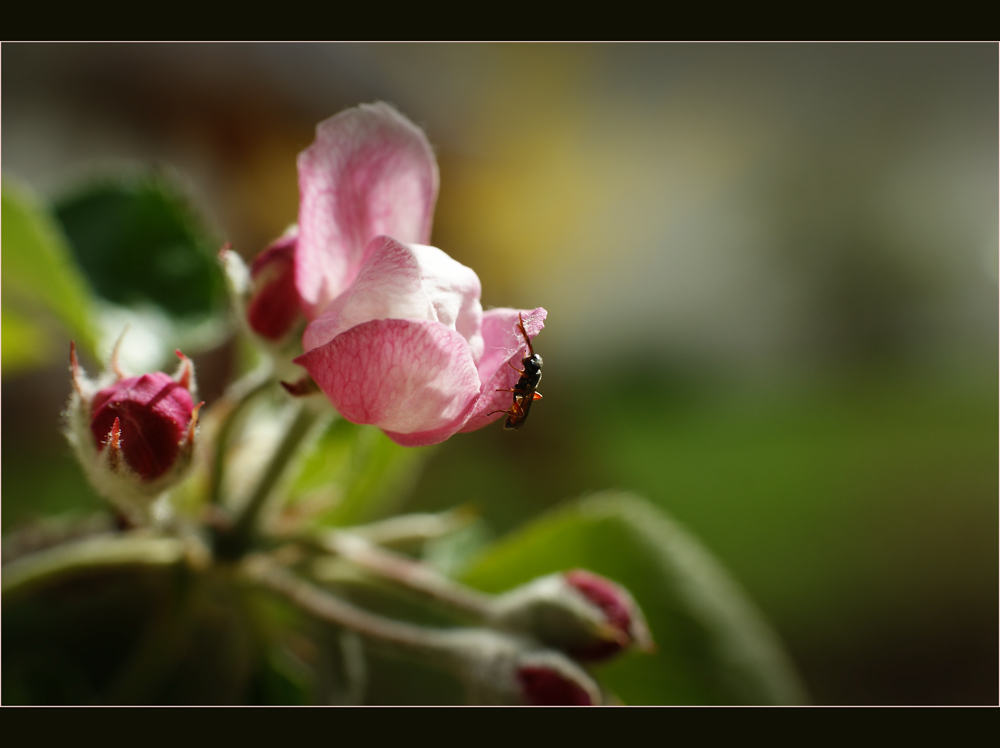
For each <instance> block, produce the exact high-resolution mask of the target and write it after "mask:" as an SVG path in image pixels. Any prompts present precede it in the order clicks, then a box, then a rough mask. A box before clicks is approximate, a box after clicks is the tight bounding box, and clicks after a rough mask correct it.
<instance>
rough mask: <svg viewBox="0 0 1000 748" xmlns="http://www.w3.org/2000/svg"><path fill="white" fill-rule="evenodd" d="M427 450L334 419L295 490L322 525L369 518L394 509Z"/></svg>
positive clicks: (368, 519) (308, 457) (349, 523)
mask: <svg viewBox="0 0 1000 748" xmlns="http://www.w3.org/2000/svg"><path fill="white" fill-rule="evenodd" d="M432 451H433V450H431V449H429V448H417V449H414V448H412V447H401V446H399V445H398V444H396V443H395V442H394V441H392V440H391V439H390V438H389V437H387V436H386V435H385V434H383V433H382V432H381V431H380V430H379V429H377V428H374V427H373V426H359V425H357V424H354V423H351V422H349V421H345V420H344V419H342V418H338V419H336V420H334V421H333V422H332V423H331V424H330V425H329V426H328V427H327V429H326V431H324V432H323V435H322V436H321V437H320V438H319V440H318V441H317V442H316V443H315V445H314V446H313V448H312V450H311V451H310V453H309V455H308V456H307V457H306V459H305V460H304V462H303V466H302V469H301V470H300V472H299V476H298V478H297V479H296V482H295V485H294V486H293V490H292V493H293V495H294V496H296V502H297V503H299V505H300V506H303V507H304V506H306V505H308V504H309V503H312V504H313V506H315V507H316V508H317V510H316V512H315V514H316V516H318V517H319V518H320V521H321V522H322V523H323V524H328V525H336V526H344V525H352V524H360V523H363V522H371V521H373V520H377V519H380V518H382V517H385V516H387V515H389V514H391V513H392V511H393V510H395V509H396V508H398V507H399V506H400V505H401V504H402V503H403V502H404V501H405V499H406V495H407V492H408V491H409V489H410V488H411V487H412V486H413V484H414V483H415V482H416V480H417V478H418V477H419V474H420V469H421V467H422V466H423V463H424V461H425V459H426V458H427V457H428V456H429V455H430V454H431V452H432Z"/></svg>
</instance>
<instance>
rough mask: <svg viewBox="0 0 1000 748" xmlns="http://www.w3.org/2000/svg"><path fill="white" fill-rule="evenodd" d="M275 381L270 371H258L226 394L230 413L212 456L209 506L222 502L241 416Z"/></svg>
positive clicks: (236, 384) (216, 440) (217, 437)
mask: <svg viewBox="0 0 1000 748" xmlns="http://www.w3.org/2000/svg"><path fill="white" fill-rule="evenodd" d="M274 381H275V380H274V379H273V378H272V377H271V372H270V370H269V369H267V368H262V369H256V370H255V371H252V372H250V373H249V374H247V375H246V376H245V377H243V379H241V380H240V381H238V382H236V383H235V384H233V386H232V387H230V388H229V391H228V392H227V393H226V395H225V400H226V401H228V402H227V403H226V404H228V406H229V412H228V413H226V414H225V416H224V420H223V422H222V426H221V427H220V428H219V433H218V434H217V435H216V437H215V451H214V453H213V455H212V464H211V468H210V470H211V474H210V478H209V488H208V503H209V504H220V503H221V502H222V479H223V476H224V474H225V465H226V449H227V447H228V445H229V438H230V436H231V435H232V432H233V429H234V428H235V426H236V423H237V422H238V420H239V415H240V414H241V413H242V412H243V411H244V410H245V409H246V406H247V405H249V404H250V402H251V401H253V400H254V398H256V397H257V395H259V394H260V393H262V392H264V391H265V390H266V389H267V388H268V387H270V386H272V385H273V384H274ZM221 404H222V403H220V405H221Z"/></svg>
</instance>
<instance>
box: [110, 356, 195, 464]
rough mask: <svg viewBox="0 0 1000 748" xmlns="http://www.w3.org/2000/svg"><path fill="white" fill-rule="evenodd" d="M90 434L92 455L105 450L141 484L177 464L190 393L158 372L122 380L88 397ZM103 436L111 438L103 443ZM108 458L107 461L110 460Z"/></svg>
mask: <svg viewBox="0 0 1000 748" xmlns="http://www.w3.org/2000/svg"><path fill="white" fill-rule="evenodd" d="M90 414H91V420H90V429H91V433H92V434H93V436H94V440H95V442H96V444H97V448H98V451H104V449H105V448H106V447H108V446H112V447H113V449H115V450H117V451H119V452H120V454H121V457H122V459H124V461H125V464H127V465H128V466H129V467H130V468H131V469H132V470H134V471H135V472H136V473H138V474H139V476H140V477H141V478H142V479H143V480H147V481H148V480H153V479H155V478H158V477H160V476H161V475H163V474H164V473H166V472H167V471H168V470H169V469H170V468H171V467H172V466H173V465H174V463H175V462H176V461H177V457H178V453H179V451H180V446H181V443H182V442H183V441H184V440H185V439H186V438H187V437H188V435H189V426H190V424H191V420H192V417H193V416H194V404H193V403H192V401H191V393H190V392H188V390H187V389H186V388H185V387H183V386H182V385H181V384H180V383H178V382H175V381H174V380H173V379H171V378H170V377H169V376H168V375H166V374H162V373H159V372H157V373H154V374H144V375H142V376H141V377H131V378H129V379H123V380H121V381H119V382H116V383H115V384H113V385H111V386H110V387H106V388H105V389H103V390H101V391H100V392H98V393H97V394H96V395H94V399H93V401H92V402H91V411H90ZM109 432H111V433H112V435H113V436H114V439H112V441H113V444H109V442H108V440H107V439H106V438H105V437H106V436H107V435H108V434H109ZM114 458H115V457H114V454H109V459H114Z"/></svg>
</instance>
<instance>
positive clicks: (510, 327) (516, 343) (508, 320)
mask: <svg viewBox="0 0 1000 748" xmlns="http://www.w3.org/2000/svg"><path fill="white" fill-rule="evenodd" d="M519 311H520V314H521V315H522V317H523V318H524V328H525V329H526V330H527V331H528V337H529V338H531V339H534V337H535V336H536V335H538V333H539V332H541V331H542V328H543V327H545V318H546V317H547V316H548V314H549V313H548V312H547V311H546V310H545V309H543V308H542V307H538V308H537V309H535V310H533V311H527V310H517V309H490V310H489V311H487V312H484V313H483V339H484V341H485V345H486V350H485V353H483V357H482V358H481V359H480V360H479V365H478V367H477V372H478V375H479V379H480V382H481V383H482V386H481V388H480V391H481V395H480V396H479V399H477V400H476V403H475V405H474V406H473V408H472V412H471V413H470V415H469V420H468V421H466V423H465V425H464V426H463V427H462V428H461V431H475V430H476V429H481V428H482V427H483V426H485V425H487V424H488V423H492V422H493V421H495V420H497V419H498V418H502V417H503V412H498V413H492V411H506V410H507V409H508V408H509V407H510V405H511V402H512V401H513V396H512V395H511V393H510V392H497V391H496V390H509V389H510V388H512V387H513V386H514V385H515V384H516V383H517V380H518V379H519V378H520V374H518V373H517V371H515V370H514V368H513V367H512V366H509V365H508V362H509V363H512V364H514V366H516V367H517V368H518V369H520V368H522V367H521V359H522V358H524V356H526V355H527V346H526V345H525V344H524V338H523V337H522V336H521V331H520V329H518V327H517V321H518V317H517V315H518V312H519Z"/></svg>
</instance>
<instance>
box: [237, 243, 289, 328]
mask: <svg viewBox="0 0 1000 748" xmlns="http://www.w3.org/2000/svg"><path fill="white" fill-rule="evenodd" d="M295 245H296V238H295V236H284V237H282V238H280V239H278V240H277V241H276V242H274V243H273V244H272V245H271V246H270V247H268V248H267V249H265V250H264V251H263V252H261V253H260V254H259V255H257V257H255V258H254V261H253V265H252V266H251V268H250V277H251V278H252V279H253V287H254V291H253V295H252V296H251V297H250V301H249V303H248V304H247V322H249V324H250V328H251V329H252V330H253V331H254V332H256V333H257V334H258V335H260V336H261V337H264V338H267V339H268V340H275V341H277V340H281V339H282V338H283V337H284V336H285V335H286V334H287V333H288V332H289V331H290V330H291V329H292V327H293V326H294V325H295V322H296V320H298V318H299V315H300V310H301V307H300V305H299V294H298V291H297V290H296V288H295Z"/></svg>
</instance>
